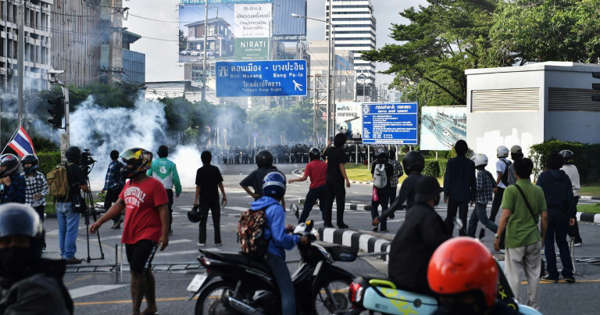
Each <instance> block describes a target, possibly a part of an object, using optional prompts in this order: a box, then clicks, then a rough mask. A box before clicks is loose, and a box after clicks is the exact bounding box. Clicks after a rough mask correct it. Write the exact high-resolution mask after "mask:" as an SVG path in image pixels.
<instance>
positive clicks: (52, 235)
mask: <svg viewBox="0 0 600 315" xmlns="http://www.w3.org/2000/svg"><path fill="white" fill-rule="evenodd" d="M296 167H297V166H295V165H284V166H282V167H281V168H280V169H281V170H282V171H284V172H285V173H286V174H288V176H294V175H291V174H290V172H291V171H292V170H293V169H294V168H296ZM251 169H252V166H249V165H235V166H225V167H222V172H223V174H224V180H225V188H226V192H227V194H228V199H229V204H228V205H227V207H226V208H225V209H224V210H223V211H222V217H221V224H222V226H221V233H222V238H223V247H222V248H221V250H224V251H237V250H238V249H239V244H237V243H236V236H235V229H236V227H237V220H238V217H239V214H240V212H241V211H244V210H245V209H247V208H248V204H249V202H250V201H251V199H250V197H248V196H247V195H246V194H245V192H243V190H242V189H241V188H240V187H239V185H238V183H239V181H240V180H241V179H242V178H243V175H244V174H247V173H248V172H249V171H250V170H251ZM180 172H181V170H180ZM183 184H184V187H186V189H185V192H184V193H183V194H182V195H181V196H180V197H179V198H178V199H176V201H175V214H174V215H175V216H174V225H173V229H174V232H173V235H172V236H171V237H170V244H169V247H168V248H167V249H166V250H165V251H164V252H160V253H158V254H157V255H156V257H155V259H154V263H155V264H156V265H167V264H184V263H195V262H196V257H197V256H198V252H197V244H196V242H197V238H198V225H197V224H193V223H190V222H189V221H188V220H187V217H186V216H185V213H186V212H187V211H188V210H189V209H190V208H191V206H192V204H193V193H192V189H193V188H192V187H191V186H192V184H193V183H183ZM371 189H372V188H371V186H368V185H353V186H352V187H351V188H350V189H349V190H348V192H347V200H348V201H349V202H354V203H363V204H366V203H367V202H369V200H370V193H371ZM307 191H308V184H307V183H297V184H292V185H289V186H288V191H287V194H286V200H287V202H288V205H289V204H291V203H293V202H296V201H297V200H299V199H301V198H304V195H305V194H306V192H307ZM437 210H438V212H439V213H440V215H441V216H442V217H445V216H446V213H445V211H444V205H440V207H438V209H437ZM320 216H321V214H320V211H319V210H318V209H315V210H313V212H312V213H311V219H313V220H315V221H316V223H317V224H322V221H321V218H320ZM333 217H334V223H335V213H334V215H333ZM403 218H404V213H403V212H399V213H397V215H396V218H395V219H394V220H391V221H390V222H389V223H388V229H389V231H390V233H379V234H378V235H379V236H380V237H382V238H387V239H391V238H392V237H393V233H392V232H395V231H396V230H397V229H398V228H399V226H400V224H401V223H402V220H403ZM296 221H297V220H296V218H295V217H294V216H293V215H292V213H290V212H288V216H287V222H288V223H295V222H296ZM345 221H346V223H347V224H348V225H349V226H350V228H351V229H354V230H362V231H368V230H369V229H370V225H369V222H370V213H369V212H366V211H346V212H345ZM110 225H111V224H109V223H107V224H105V225H104V226H103V227H102V228H101V230H100V237H101V240H102V242H101V243H102V248H103V250H104V254H105V258H104V260H93V261H92V262H91V263H90V264H89V265H109V264H114V262H115V245H116V244H118V243H119V238H120V230H112V229H110ZM581 230H582V235H583V238H584V247H582V248H576V251H575V256H576V257H593V256H600V238H599V237H598V236H599V235H600V227H598V226H597V225H593V224H587V223H583V224H581ZM46 231H47V243H48V249H47V251H46V253H45V255H46V256H47V257H58V256H59V254H58V253H59V252H58V241H57V232H58V230H57V224H56V220H55V219H52V218H49V219H48V220H47V221H46ZM85 231H86V230H85V225H84V220H81V226H80V229H79V239H78V250H77V257H79V258H86V257H87V251H86V233H85ZM207 235H208V239H207V247H208V248H210V247H213V246H214V239H213V229H212V221H211V220H210V219H209V221H208V232H207ZM491 241H492V236H491V233H488V236H487V237H486V238H485V239H484V243H485V244H486V245H487V246H488V247H490V248H491ZM99 248H100V247H99V244H98V241H97V239H96V238H95V236H92V238H91V240H90V255H91V257H92V258H98V257H99ZM298 258H299V256H298V253H297V251H296V250H295V249H294V250H292V251H289V252H288V256H287V259H288V260H295V259H298ZM338 264H339V266H341V267H343V268H345V269H347V270H348V271H350V272H352V273H354V274H356V275H377V276H385V274H386V273H387V265H386V264H385V263H384V262H382V261H380V260H376V259H358V260H357V261H355V262H353V263H338ZM86 265H88V263H86V262H84V263H83V264H82V265H81V266H86ZM398 267H399V268H401V266H398ZM289 268H290V270H291V271H292V272H293V270H294V269H295V264H294V263H292V264H289ZM576 268H577V279H578V283H576V284H571V285H569V284H564V283H559V284H541V285H540V288H539V300H540V306H541V311H542V312H543V313H544V314H598V313H599V311H598V307H599V306H600V303H598V302H597V294H596V292H598V289H600V266H598V265H592V264H588V263H577V264H576ZM197 272H202V271H198V270H189V271H170V272H167V271H156V272H155V277H156V280H157V289H156V291H157V297H158V301H159V305H158V307H159V311H160V313H161V314H191V313H192V312H193V307H194V301H187V297H188V294H187V293H186V291H185V288H186V287H187V285H188V283H189V281H190V280H191V279H192V277H193V275H194V274H195V273H197ZM65 283H66V285H67V287H68V288H69V290H70V291H71V294H72V296H73V297H74V301H75V305H76V314H86V315H92V314H127V313H129V312H130V311H131V304H130V294H129V275H128V272H127V271H124V272H122V273H121V274H119V278H118V279H117V277H116V275H115V274H114V273H106V272H104V273H100V272H88V271H85V270H82V271H80V272H76V273H68V274H67V275H66V276H65ZM523 288H524V286H523ZM524 293H525V292H524V290H523V291H522V292H521V296H522V297H523V298H524V297H525V295H524Z"/></svg>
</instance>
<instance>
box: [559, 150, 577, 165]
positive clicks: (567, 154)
mask: <svg viewBox="0 0 600 315" xmlns="http://www.w3.org/2000/svg"><path fill="white" fill-rule="evenodd" d="M558 154H560V156H562V158H563V160H564V162H565V163H572V162H573V157H574V156H575V153H573V151H571V150H562V151H560V152H559V153H558Z"/></svg>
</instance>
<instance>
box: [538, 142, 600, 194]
mask: <svg viewBox="0 0 600 315" xmlns="http://www.w3.org/2000/svg"><path fill="white" fill-rule="evenodd" d="M567 149H568V150H571V151H573V153H575V158H574V162H575V166H577V169H578V170H579V175H580V177H581V183H582V184H593V183H598V182H600V143H596V144H586V143H579V142H569V141H560V140H549V141H546V142H544V143H540V144H536V145H534V146H532V147H531V159H532V160H533V163H534V172H535V174H536V175H537V174H539V173H541V172H542V171H543V170H544V166H545V165H546V160H547V158H548V157H549V156H550V154H551V153H552V152H559V151H561V150H567Z"/></svg>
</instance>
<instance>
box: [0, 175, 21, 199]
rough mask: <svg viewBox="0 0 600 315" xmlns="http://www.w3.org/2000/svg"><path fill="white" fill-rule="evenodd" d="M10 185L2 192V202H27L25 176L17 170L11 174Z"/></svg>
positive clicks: (0, 195)
mask: <svg viewBox="0 0 600 315" xmlns="http://www.w3.org/2000/svg"><path fill="white" fill-rule="evenodd" d="M10 181H11V183H10V186H8V187H6V186H5V187H4V189H3V192H2V193H0V204H3V203H8V202H17V203H25V177H23V175H20V174H17V173H16V172H15V173H14V174H12V175H10Z"/></svg>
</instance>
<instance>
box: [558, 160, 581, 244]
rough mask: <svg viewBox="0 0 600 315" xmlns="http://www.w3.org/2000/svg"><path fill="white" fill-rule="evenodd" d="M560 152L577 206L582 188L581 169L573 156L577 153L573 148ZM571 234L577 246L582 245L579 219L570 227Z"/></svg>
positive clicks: (563, 169) (562, 168) (563, 168)
mask: <svg viewBox="0 0 600 315" xmlns="http://www.w3.org/2000/svg"><path fill="white" fill-rule="evenodd" d="M559 154H560V155H561V156H562V157H563V160H564V162H565V164H564V165H563V167H561V168H560V169H561V170H562V171H564V172H565V173H566V174H567V176H569V179H570V180H571V185H573V203H575V207H577V203H579V198H580V196H579V190H580V189H581V181H580V177H579V171H578V170H577V166H575V162H574V161H573V158H574V156H575V154H574V153H573V151H571V150H562V151H560V152H559ZM574 219H576V218H574ZM569 235H570V236H571V237H573V238H574V245H573V246H575V247H580V246H581V244H582V243H583V240H582V239H581V234H580V233H579V226H578V224H577V220H575V224H574V225H572V226H571V227H570V228H569Z"/></svg>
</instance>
